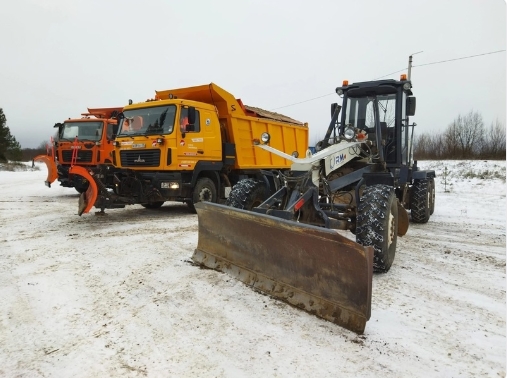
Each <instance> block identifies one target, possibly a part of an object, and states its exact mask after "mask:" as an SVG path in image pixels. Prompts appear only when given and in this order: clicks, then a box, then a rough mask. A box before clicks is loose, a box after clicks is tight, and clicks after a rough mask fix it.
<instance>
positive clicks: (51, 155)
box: [33, 138, 58, 188]
mask: <svg viewBox="0 0 508 378" xmlns="http://www.w3.org/2000/svg"><path fill="white" fill-rule="evenodd" d="M33 161H39V162H42V163H44V164H46V167H47V168H48V177H47V178H46V181H44V184H46V186H47V187H48V188H50V187H51V184H52V183H53V182H55V180H56V179H57V178H58V170H57V167H56V162H55V147H54V143H53V138H51V140H50V144H48V145H46V155H37V156H36V157H34V158H33Z"/></svg>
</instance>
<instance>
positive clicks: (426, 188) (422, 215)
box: [411, 179, 432, 223]
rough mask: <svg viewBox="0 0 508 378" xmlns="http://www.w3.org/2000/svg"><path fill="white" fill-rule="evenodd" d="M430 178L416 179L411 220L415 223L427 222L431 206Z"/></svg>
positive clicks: (412, 197) (413, 188)
mask: <svg viewBox="0 0 508 378" xmlns="http://www.w3.org/2000/svg"><path fill="white" fill-rule="evenodd" d="M431 192H432V190H431V183H430V180H427V179H423V180H414V182H413V186H412V188H411V220H412V221H413V222H414V223H427V222H428V221H429V218H430V207H431V197H432V194H431Z"/></svg>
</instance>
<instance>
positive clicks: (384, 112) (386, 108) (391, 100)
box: [345, 94, 397, 131]
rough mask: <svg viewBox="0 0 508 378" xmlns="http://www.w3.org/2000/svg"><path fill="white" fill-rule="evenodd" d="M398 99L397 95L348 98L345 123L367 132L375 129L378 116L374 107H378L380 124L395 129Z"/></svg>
mask: <svg viewBox="0 0 508 378" xmlns="http://www.w3.org/2000/svg"><path fill="white" fill-rule="evenodd" d="M376 99H377V101H375V100H376ZM396 99H397V96H396V94H388V95H377V96H365V97H348V99H347V105H346V122H345V123H346V125H348V124H351V125H353V126H354V127H356V128H358V129H363V130H367V131H368V129H373V128H374V126H375V114H376V112H375V111H374V107H375V106H376V105H377V110H378V112H377V113H378V114H379V122H382V123H384V124H385V125H386V127H394V126H395V106H396Z"/></svg>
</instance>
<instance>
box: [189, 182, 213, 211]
mask: <svg viewBox="0 0 508 378" xmlns="http://www.w3.org/2000/svg"><path fill="white" fill-rule="evenodd" d="M198 202H217V188H216V187H215V184H214V183H213V181H212V180H211V179H209V178H208V177H202V178H200V179H198V181H197V182H196V185H195V186H194V190H193V192H192V202H191V201H187V202H186V203H187V206H188V207H189V210H190V211H192V212H193V213H195V212H196V209H195V208H194V204H195V203H198Z"/></svg>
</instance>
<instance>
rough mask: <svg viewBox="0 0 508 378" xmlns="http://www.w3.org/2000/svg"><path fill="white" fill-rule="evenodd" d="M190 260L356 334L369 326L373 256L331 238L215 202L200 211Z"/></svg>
mask: <svg viewBox="0 0 508 378" xmlns="http://www.w3.org/2000/svg"><path fill="white" fill-rule="evenodd" d="M195 208H196V211H197V214H198V245H197V248H196V250H195V251H194V254H193V256H192V260H193V261H194V262H196V263H198V264H200V265H204V266H205V267H207V268H211V269H215V270H218V271H221V272H224V273H228V274H230V275H232V276H233V277H235V278H236V279H238V280H240V281H242V282H244V283H245V284H247V285H249V286H251V287H253V288H254V289H257V290H260V291H262V292H265V293H267V294H269V295H270V296H273V297H275V298H277V299H281V300H283V301H285V302H288V303H290V304H292V305H294V306H296V307H298V308H300V309H303V310H306V311H308V312H310V313H311V314H314V315H316V316H318V317H321V318H323V319H326V320H328V321H331V322H333V323H336V324H338V325H340V326H342V327H344V328H347V329H349V330H351V331H354V332H356V333H359V334H361V333H363V331H364V330H365V325H366V322H367V320H369V318H370V306H371V294H372V271H373V268H372V266H373V261H372V260H373V248H372V247H363V246H361V245H359V244H357V243H355V242H353V241H351V240H349V239H347V238H345V237H343V236H341V235H340V234H338V233H337V232H336V231H334V230H329V229H325V228H320V227H316V226H311V225H307V224H302V223H297V222H292V221H287V220H283V219H280V218H275V217H271V216H268V215H264V214H258V213H253V212H250V211H245V210H239V209H236V208H233V207H228V206H224V205H218V204H214V203H210V202H199V203H197V204H196V205H195Z"/></svg>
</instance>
